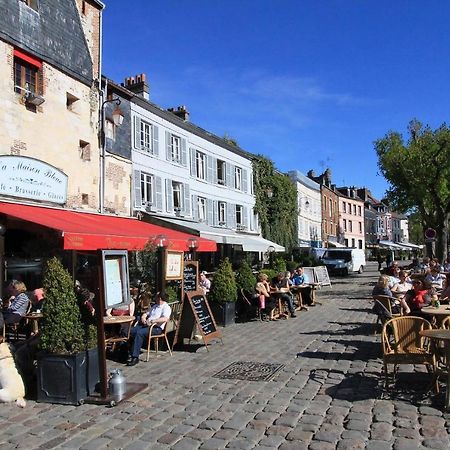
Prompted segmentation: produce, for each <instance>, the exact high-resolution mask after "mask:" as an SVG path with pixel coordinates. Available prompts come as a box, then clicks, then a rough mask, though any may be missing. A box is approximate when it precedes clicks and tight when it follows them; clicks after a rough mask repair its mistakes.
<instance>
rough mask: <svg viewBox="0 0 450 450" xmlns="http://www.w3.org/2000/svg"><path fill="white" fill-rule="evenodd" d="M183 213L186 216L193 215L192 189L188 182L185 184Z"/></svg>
mask: <svg viewBox="0 0 450 450" xmlns="http://www.w3.org/2000/svg"><path fill="white" fill-rule="evenodd" d="M183 196H184V198H183V213H184V215H185V216H190V215H191V190H190V188H189V185H188V184H186V183H185V184H183Z"/></svg>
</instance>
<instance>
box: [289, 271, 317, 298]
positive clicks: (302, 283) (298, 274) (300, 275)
mask: <svg viewBox="0 0 450 450" xmlns="http://www.w3.org/2000/svg"><path fill="white" fill-rule="evenodd" d="M292 284H293V285H294V286H299V287H301V288H302V299H303V300H304V302H305V303H306V304H307V305H308V306H312V305H313V303H314V302H313V300H312V297H311V286H310V285H309V279H308V275H306V273H305V272H304V270H303V267H301V266H298V267H297V268H296V269H295V272H294V276H293V277H292Z"/></svg>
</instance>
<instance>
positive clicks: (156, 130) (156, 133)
mask: <svg viewBox="0 0 450 450" xmlns="http://www.w3.org/2000/svg"><path fill="white" fill-rule="evenodd" d="M152 136H153V148H152V150H153V154H154V155H155V156H159V128H158V127H157V126H156V125H152Z"/></svg>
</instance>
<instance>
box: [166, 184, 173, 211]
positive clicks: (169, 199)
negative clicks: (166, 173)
mask: <svg viewBox="0 0 450 450" xmlns="http://www.w3.org/2000/svg"><path fill="white" fill-rule="evenodd" d="M166 210H167V212H173V191H172V180H170V179H166Z"/></svg>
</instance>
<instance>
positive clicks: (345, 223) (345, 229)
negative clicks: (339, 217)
mask: <svg viewBox="0 0 450 450" xmlns="http://www.w3.org/2000/svg"><path fill="white" fill-rule="evenodd" d="M344 231H347V220H346V219H344Z"/></svg>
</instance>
